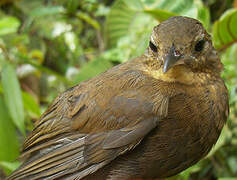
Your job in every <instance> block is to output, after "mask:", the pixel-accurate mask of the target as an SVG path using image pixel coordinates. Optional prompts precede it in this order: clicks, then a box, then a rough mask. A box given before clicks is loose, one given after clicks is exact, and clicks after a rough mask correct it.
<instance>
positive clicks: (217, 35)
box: [213, 9, 237, 51]
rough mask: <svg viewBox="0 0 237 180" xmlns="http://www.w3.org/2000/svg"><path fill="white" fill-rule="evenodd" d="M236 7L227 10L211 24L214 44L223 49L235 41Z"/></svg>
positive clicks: (236, 39) (236, 27)
mask: <svg viewBox="0 0 237 180" xmlns="http://www.w3.org/2000/svg"><path fill="white" fill-rule="evenodd" d="M236 22H237V9H230V10H227V11H226V12H225V13H224V14H223V15H222V16H221V18H220V19H219V20H218V21H216V22H215V24H214V26H213V40H214V45H215V47H216V48H217V49H218V50H219V51H223V50H225V49H226V48H228V47H229V46H231V45H232V44H234V43H236V42H237V26H236Z"/></svg>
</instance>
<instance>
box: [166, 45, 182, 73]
mask: <svg viewBox="0 0 237 180" xmlns="http://www.w3.org/2000/svg"><path fill="white" fill-rule="evenodd" d="M181 57H182V56H181V54H179V53H178V52H177V51H176V50H175V47H174V44H173V45H172V46H171V48H170V51H169V53H168V54H167V55H166V56H165V58H164V68H163V72H164V73H166V72H167V71H168V70H169V69H170V68H171V67H173V66H174V65H175V64H177V61H178V60H179V59H180V58H181Z"/></svg>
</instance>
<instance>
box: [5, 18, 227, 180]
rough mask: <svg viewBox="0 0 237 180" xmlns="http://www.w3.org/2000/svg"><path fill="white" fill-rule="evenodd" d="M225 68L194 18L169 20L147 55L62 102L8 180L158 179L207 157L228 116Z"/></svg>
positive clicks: (39, 125) (38, 126)
mask: <svg viewBox="0 0 237 180" xmlns="http://www.w3.org/2000/svg"><path fill="white" fill-rule="evenodd" d="M222 70H223V64H222V63H221V60H220V58H219V56H218V52H217V51H216V49H215V48H214V46H213V44H212V39H211V36H210V35H209V34H208V32H207V31H206V30H205V28H204V27H203V25H202V24H201V23H200V22H199V21H198V20H196V19H193V18H190V17H184V16H173V17H170V18H169V19H167V20H165V21H163V22H161V23H159V24H158V25H157V26H155V27H154V28H153V30H152V32H151V36H150V41H149V44H148V47H147V49H146V50H145V52H144V53H143V54H142V55H141V56H139V57H137V58H134V59H131V60H129V61H127V62H124V63H121V64H119V65H116V66H114V67H112V68H111V69H109V70H107V71H105V72H103V73H101V74H99V75H97V76H95V77H93V78H91V79H89V80H87V81H84V82H81V83H79V84H78V85H76V86H74V87H71V88H69V89H68V90H66V91H65V92H63V93H62V94H61V95H59V96H58V97H57V98H56V99H55V100H54V101H53V103H52V104H51V105H50V106H49V108H48V109H47V110H46V112H44V113H43V114H42V116H41V118H40V119H39V120H38V121H37V122H36V123H35V127H34V129H33V130H32V132H31V133H30V134H29V135H28V137H27V138H26V140H25V142H24V144H23V148H22V152H21V157H20V158H21V159H22V161H23V163H22V164H21V166H20V167H19V168H18V169H16V170H15V171H14V172H13V173H12V174H11V175H10V176H9V177H8V180H28V179H30V180H36V179H44V180H46V179H47V180H52V179H65V180H80V179H82V180H89V179H96V180H135V179H155V178H158V179H163V178H167V177H170V176H173V175H176V174H178V173H180V172H181V171H183V170H185V169H187V168H188V167H190V166H192V165H194V164H195V163H197V162H198V161H199V160H201V159H202V158H204V157H205V156H206V155H207V154H208V152H209V151H210V150H211V149H212V147H213V146H214V145H215V143H216V142H217V140H218V137H219V135H220V133H221V131H222V128H223V126H224V124H225V123H226V121H227V118H228V114H229V105H228V104H229V103H228V90H227V88H226V86H225V84H224V80H223V79H222V78H221V72H222Z"/></svg>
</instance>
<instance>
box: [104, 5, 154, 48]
mask: <svg viewBox="0 0 237 180" xmlns="http://www.w3.org/2000/svg"><path fill="white" fill-rule="evenodd" d="M133 2H134V1H131V2H129V5H130V6H128V3H124V1H123V0H117V1H115V3H114V4H113V6H112V7H111V10H110V12H109V13H108V15H107V17H106V27H105V29H106V38H107V39H106V40H107V43H108V45H109V46H110V47H113V46H115V45H116V44H117V43H118V41H119V39H120V38H121V37H125V36H127V37H129V38H131V41H135V42H130V45H134V46H139V42H138V41H139V38H136V37H137V35H138V34H139V35H141V34H142V35H145V34H146V35H149V34H150V33H151V30H152V27H153V26H155V25H156V24H157V22H156V20H155V19H154V18H152V17H150V16H149V15H147V14H145V13H144V12H143V10H140V9H139V10H138V9H137V3H134V4H133Z"/></svg>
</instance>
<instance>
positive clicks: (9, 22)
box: [0, 16, 20, 36]
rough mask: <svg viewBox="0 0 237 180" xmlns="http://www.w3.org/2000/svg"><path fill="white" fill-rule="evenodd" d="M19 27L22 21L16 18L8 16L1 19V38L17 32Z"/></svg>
mask: <svg viewBox="0 0 237 180" xmlns="http://www.w3.org/2000/svg"><path fill="white" fill-rule="evenodd" d="M19 26H20V21H19V20H18V19H17V18H15V17H11V16H6V17H2V18H0V36H1V35H6V34H9V33H15V32H17V30H18V27H19Z"/></svg>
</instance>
